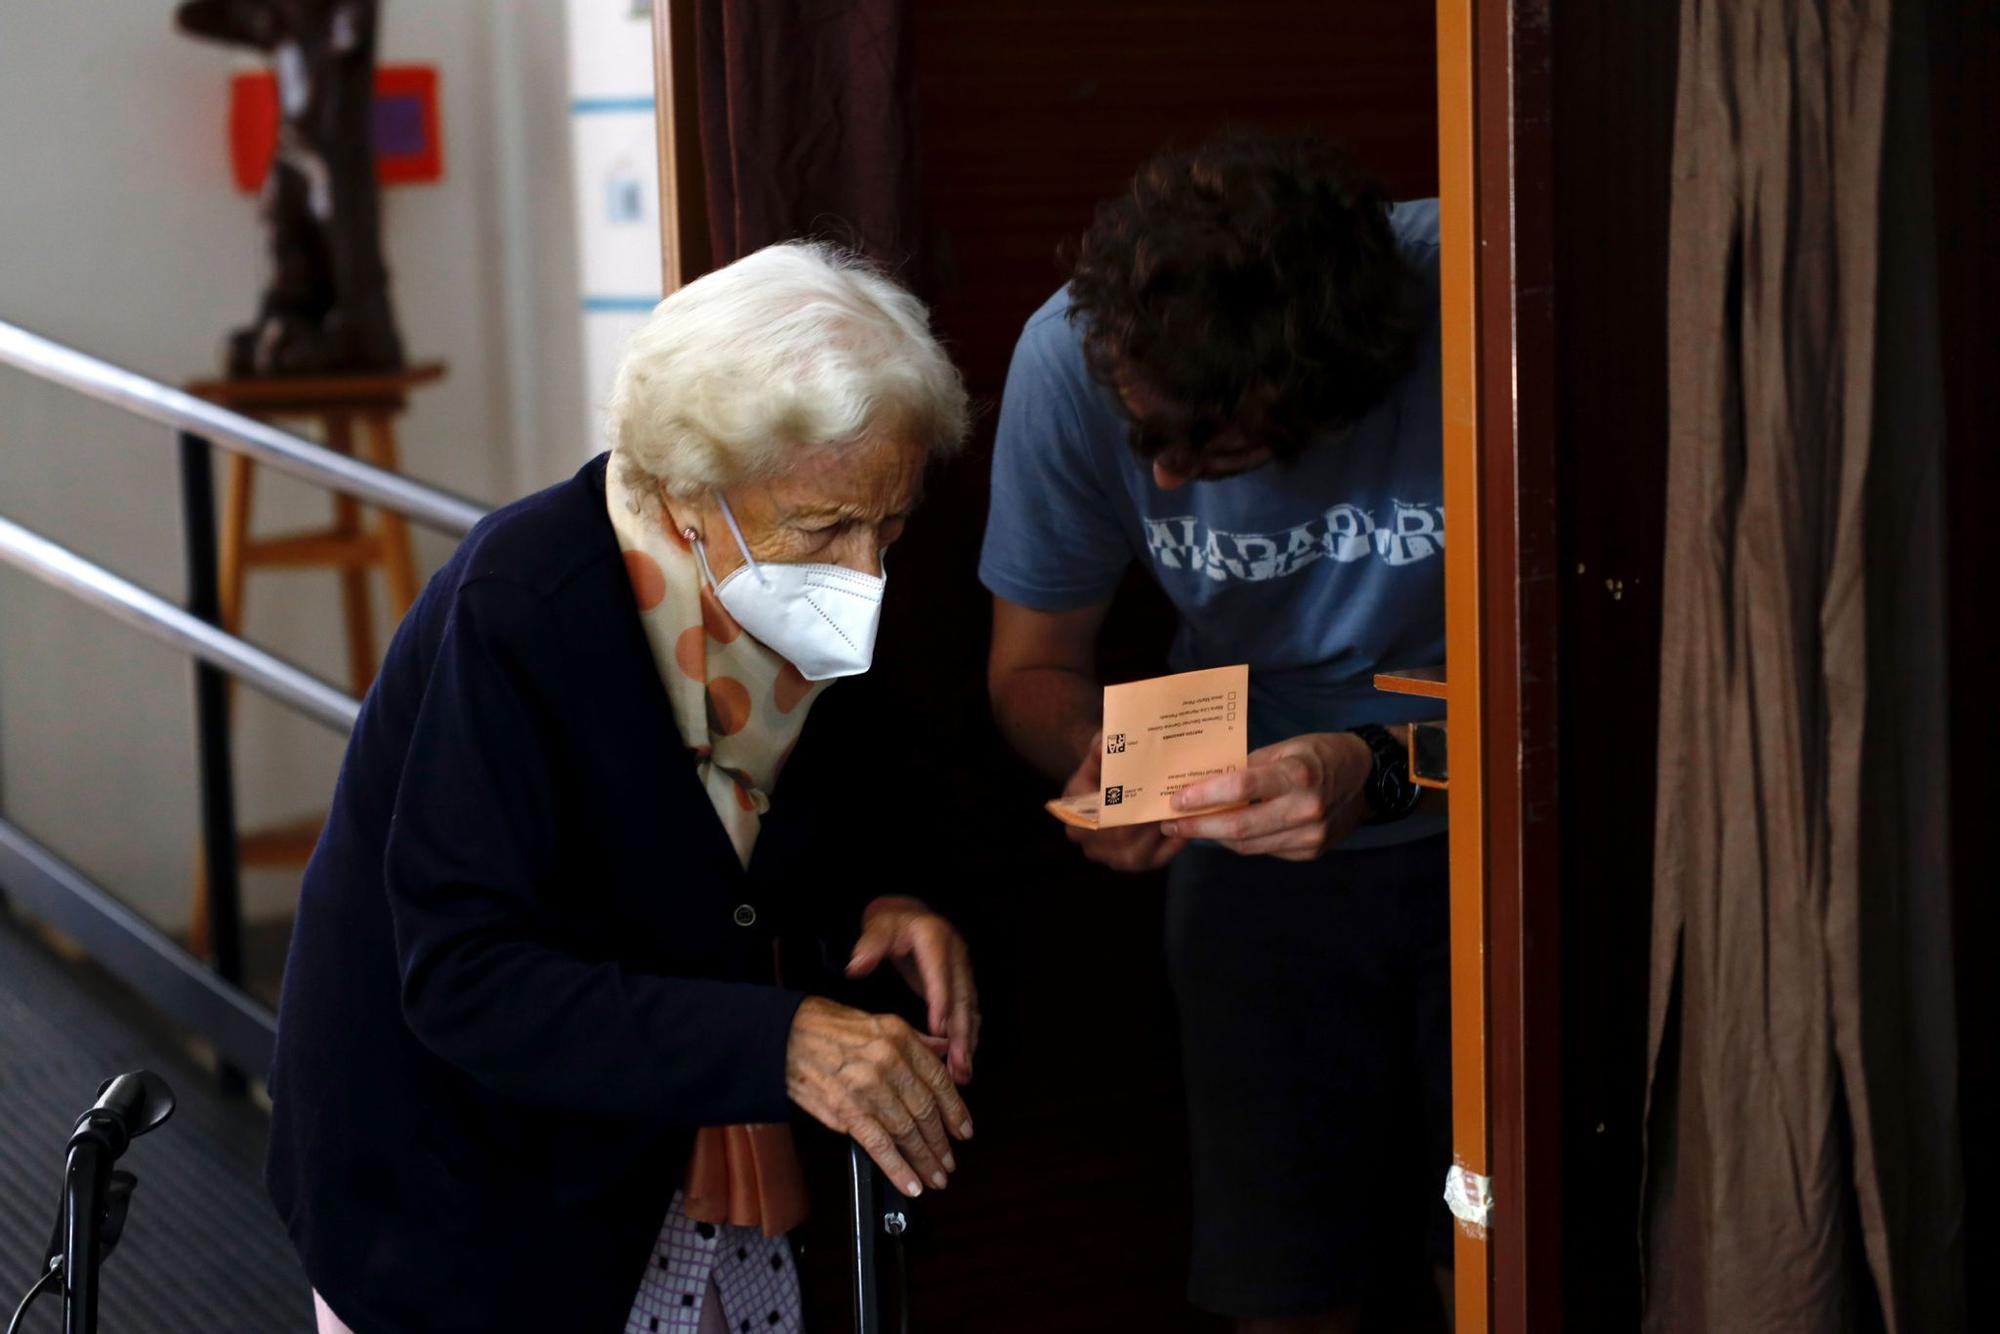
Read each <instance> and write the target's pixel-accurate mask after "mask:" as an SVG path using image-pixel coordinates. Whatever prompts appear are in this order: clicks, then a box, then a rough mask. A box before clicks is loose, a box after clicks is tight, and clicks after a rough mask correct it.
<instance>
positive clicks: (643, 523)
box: [604, 459, 832, 866]
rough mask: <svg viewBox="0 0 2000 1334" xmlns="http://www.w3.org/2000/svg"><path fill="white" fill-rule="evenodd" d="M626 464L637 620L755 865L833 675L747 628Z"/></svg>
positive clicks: (723, 811)
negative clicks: (785, 775) (819, 676)
mask: <svg viewBox="0 0 2000 1334" xmlns="http://www.w3.org/2000/svg"><path fill="white" fill-rule="evenodd" d="M618 473H619V468H618V464H617V460H615V459H614V460H613V461H612V464H611V466H610V467H609V468H607V469H606V470H605V484H604V493H605V498H606V500H607V502H608V504H609V507H610V510H611V527H612V528H613V530H614V531H616V532H617V534H618V545H619V548H620V549H621V550H622V551H623V552H624V553H625V572H626V574H627V575H628V576H629V577H630V578H631V580H632V594H633V597H634V598H635V599H636V601H637V602H638V605H639V622H640V624H641V625H643V626H644V627H645V630H646V642H647V643H648V644H650V645H652V649H653V663H654V665H655V666H656V667H658V668H659V672H660V680H661V682H662V683H664V684H665V686H666V688H667V698H668V699H670V700H671V701H673V709H674V724H675V725H676V726H677V727H679V728H680V732H681V739H682V740H684V741H685V742H686V743H687V747H688V750H689V752H690V753H691V754H692V755H693V757H694V761H695V767H696V768H697V770H698V771H699V772H700V774H701V781H702V786H703V787H705V788H706V789H707V790H708V799H709V800H710V801H711V802H713V803H714V804H715V814H716V818H717V819H719V820H721V821H722V827H723V829H725V830H726V831H728V834H729V841H730V843H731V844H733V845H734V846H735V848H736V855H737V857H739V858H740V859H741V860H742V862H743V864H744V865H745V866H748V865H749V864H750V851H751V849H752V848H754V847H755V846H756V844H757V828H758V825H759V824H760V822H761V820H762V818H763V814H764V812H765V811H767V810H769V809H770V808H771V801H770V796H769V793H770V791H771V789H772V788H773V787H774V786H775V785H776V784H777V781H778V771H779V770H780V769H782V768H783V767H784V764H785V758H786V757H787V756H788V755H790V754H791V751H792V745H793V743H794V742H796V741H797V740H798V737H799V730H800V729H801V728H803V727H804V726H805V721H806V713H807V711H808V710H809V709H811V708H812V703H813V700H814V699H816V698H817V697H818V696H819V692H820V690H821V689H822V688H824V687H825V686H827V685H830V684H832V683H831V682H827V681H820V682H813V681H808V680H806V679H805V677H803V676H801V675H799V669H798V668H796V667H794V666H792V664H790V663H789V662H786V661H785V660H784V659H783V658H781V657H779V656H778V655H777V654H776V653H774V652H772V651H771V650H770V649H768V648H766V647H765V646H764V645H763V644H761V643H759V642H758V641H757V640H755V639H753V638H751V637H750V636H749V635H747V634H745V633H743V628H742V627H741V626H739V625H737V624H736V621H735V619H734V618H733V617H731V616H730V614H729V613H728V611H727V610H725V609H724V608H723V605H722V602H721V600H720V599H719V598H717V597H716V596H715V590H714V589H712V588H710V587H709V586H708V582H707V580H705V579H703V578H702V574H701V564H700V562H698V561H697V560H696V559H695V556H694V551H693V549H692V548H690V547H689V546H688V544H687V541H686V540H685V539H684V538H682V537H681V535H680V534H679V533H677V532H674V531H673V527H672V524H671V522H670V521H669V520H668V518H667V515H666V511H665V509H664V508H663V507H662V506H661V505H660V503H659V501H658V500H657V499H655V498H653V497H650V496H645V497H642V496H638V495H634V494H633V493H632V492H631V491H630V490H629V489H628V488H627V487H626V486H625V483H624V479H622V478H621V477H619V475H618Z"/></svg>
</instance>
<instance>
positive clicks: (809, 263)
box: [607, 241, 966, 496]
mask: <svg viewBox="0 0 2000 1334" xmlns="http://www.w3.org/2000/svg"><path fill="white" fill-rule="evenodd" d="M607 407H608V416H609V421H608V426H609V432H610V437H611V448H612V451H613V457H614V459H615V460H616V461H617V463H618V465H619V467H620V468H621V469H622V470H623V472H622V474H621V475H622V476H624V477H625V479H626V480H627V482H628V483H629V484H633V485H634V489H635V490H649V489H650V488H646V487H644V486H643V485H642V484H643V483H644V482H646V481H648V480H650V481H651V482H653V483H654V484H657V485H662V486H664V487H665V488H666V489H667V491H668V492H669V493H671V494H673V495H676V496H692V495H696V494H698V493H700V492H703V491H707V490H710V489H714V488H720V487H728V486H735V485H738V484H740V483H743V482H747V481H754V480H758V479H761V478H767V477H772V476H775V475H777V474H779V473H782V472H784V471H785V470H786V469H787V468H789V467H791V466H792V465H793V464H794V463H796V462H798V460H799V458H800V456H801V454H802V453H803V452H804V451H805V450H807V449H812V448H815V447H820V446H839V445H843V444H847V443H850V442H853V441H857V440H860V439H863V438H865V437H868V436H870V435H872V434H874V433H876V432H885V431H894V432H899V433H903V434H905V435H908V436H910V437H912V438H915V439H917V440H919V441H921V442H922V444H923V445H924V447H925V448H926V449H927V450H928V451H929V452H930V453H931V454H932V455H934V456H938V455H947V454H951V453H953V452H955V451H956V450H957V449H958V447H959V445H960V444H961V443H963V441H964V439H965V433H966V397H965V384H964V381H963V380H962V379H961V378H960V376H959V373H958V370H957V368H956V367H954V366H953V365H952V364H951V359H950V358H949V357H947V356H946V355H945V352H944V349H943V348H942V347H940V346H938V342H937V340H936V339H935V338H934V337H932V336H931V331H930V321H929V318H928V316H927V314H926V312H925V310H924V305H923V303H922V302H921V301H919V300H917V299H916V298H915V297H914V296H911V295H910V294H909V293H908V292H906V291H904V290H903V289H902V288H900V287H898V286H897V285H896V284H895V283H893V282H891V281H889V280H888V279H887V278H884V277H883V276H881V275H880V274H879V273H877V272H876V271H875V270H874V269H872V268H871V267H869V265H868V263H867V261H865V260H863V259H861V258H860V257H858V256H855V255H853V254H850V253H848V252H845V251H842V250H839V249H837V248H835V247H833V246H829V245H822V244H817V243H812V242H803V241H787V242H784V243H782V244H780V245H773V246H766V247H765V248H764V249H762V250H759V251H756V252H755V253H753V254H749V255H745V256H744V257H743V258H742V259H739V260H737V261H736V262H735V263H734V264H730V265H727V266H725V267H723V268H720V269H717V270H715V271H714V272H713V273H709V274H706V275H704V276H703V277H700V278H697V279H696V280H695V281H693V282H691V283H689V284H688V285H687V286H685V287H683V288H681V289H680V290H679V291H677V292H675V293H674V294H673V295H672V296H669V297H668V298H667V299H666V300H664V301H662V302H661V303H660V304H659V305H657V306H655V307H654V308H653V313H652V314H651V315H650V316H648V317H647V319H646V322H645V323H644V324H643V325H641V326H640V327H639V328H638V329H637V330H636V331H634V333H633V334H632V336H631V337H630V338H629V339H627V340H626V343H625V349H624V353H623V355H622V356H621V357H620V359H619V363H618V371H617V374H616V375H615V376H614V377H613V379H612V383H611V398H610V401H609V403H608V405H607Z"/></svg>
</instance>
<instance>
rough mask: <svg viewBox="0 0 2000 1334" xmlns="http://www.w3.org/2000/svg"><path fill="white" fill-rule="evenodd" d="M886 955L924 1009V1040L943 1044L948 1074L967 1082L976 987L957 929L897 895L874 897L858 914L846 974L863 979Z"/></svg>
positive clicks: (975, 1034) (975, 1032)
mask: <svg viewBox="0 0 2000 1334" xmlns="http://www.w3.org/2000/svg"><path fill="white" fill-rule="evenodd" d="M884 959H891V960H893V961H894V962H895V964H896V970H897V971H898V972H900V973H902V975H903V980H904V981H905V982H908V983H909V984H910V990H912V991H914V992H916V993H917V994H918V995H919V996H922V997H923V998H924V1003H925V1004H926V1005H927V1006H929V1008H930V1039H931V1040H933V1041H936V1042H941V1043H943V1044H944V1050H945V1053H946V1054H947V1055H949V1057H950V1061H951V1077H952V1078H953V1079H955V1080H957V1081H958V1082H959V1083H961V1084H966V1083H970V1082H971V1080H972V1054H973V1053H974V1052H975V1051H977V1050H978V1049H979V989H978V988H977V987H975V986H973V984H972V954H971V952H970V951H969V950H967V949H966V948H965V937H963V936H961V935H959V934H958V928H957V927H955V926H953V925H952V924H951V923H950V922H947V921H946V920H945V919H944V918H942V917H940V916H938V915H937V914H936V913H934V912H932V911H931V910H930V909H929V908H928V907H926V906H925V905H924V904H923V903H922V902H921V901H920V900H917V899H912V898H906V897H904V896H902V895H888V896H885V897H883V898H879V899H876V900H875V901H874V902H873V903H871V904H869V905H868V906H867V908H865V909H863V910H862V913H861V939H859V940H857V941H855V942H854V956H853V957H852V958H851V959H849V960H848V962H847V975H848V976H849V977H866V976H867V975H868V974H870V973H872V972H874V971H875V967H876V965H877V964H879V963H881V962H882V960H884Z"/></svg>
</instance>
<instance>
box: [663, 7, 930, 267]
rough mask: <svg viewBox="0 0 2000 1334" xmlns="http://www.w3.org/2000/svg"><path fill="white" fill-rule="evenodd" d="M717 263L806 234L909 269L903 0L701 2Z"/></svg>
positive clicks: (912, 185)
mask: <svg viewBox="0 0 2000 1334" xmlns="http://www.w3.org/2000/svg"><path fill="white" fill-rule="evenodd" d="M695 46H696V51H697V53H698V60H699V77H698V84H699V91H700V102H701V161H702V172H703V175H704V177H705V183H704V185H705V189H706V191H707V196H708V225H709V243H710V247H711V251H712V263H713V264H714V265H715V267H717V268H720V267H721V266H722V265H724V264H727V263H729V262H730V261H731V260H734V259H740V258H741V257H742V256H744V255H747V254H749V253H750V252H751V251H753V250H756V249H758V248H759V247H762V246H766V245H769V244H771V243H772V242H774V241H784V240H789V239H791V238H794V237H800V236H811V237H817V238H820V239H823V240H830V241H837V242H840V243H841V244H844V245H848V246H852V247H855V248H857V249H860V250H862V251H864V252H866V253H867V254H869V255H871V256H873V257H874V258H875V259H876V260H878V261H880V262H881V263H883V264H885V265H886V266H888V267H889V268H890V269H891V270H892V271H901V270H904V269H906V268H908V267H910V261H911V259H912V251H913V250H914V247H915V243H916V236H917V225H916V217H917V212H916V210H917V190H916V175H917V154H916V136H915V133H914V129H913V126H912V123H911V117H912V105H913V104H912V97H913V93H914V84H913V81H912V79H913V76H912V67H911V58H910V36H909V15H908V0H698V2H697V4H696V8H695Z"/></svg>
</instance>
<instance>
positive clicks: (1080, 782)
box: [1063, 728, 1188, 871]
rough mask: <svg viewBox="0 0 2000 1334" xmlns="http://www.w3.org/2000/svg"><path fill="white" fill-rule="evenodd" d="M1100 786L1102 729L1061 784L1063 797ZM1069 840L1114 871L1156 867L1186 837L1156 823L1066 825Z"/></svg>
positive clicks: (1173, 854)
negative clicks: (1108, 826)
mask: <svg viewBox="0 0 2000 1334" xmlns="http://www.w3.org/2000/svg"><path fill="white" fill-rule="evenodd" d="M1103 786H1104V729H1103V728H1099V729H1098V730H1097V735H1095V736H1093V737H1092V738H1091V739H1090V748H1089V750H1087V751H1086V752H1085V753H1084V756H1083V763H1082V764H1079V765H1078V766H1077V767H1076V772H1075V773H1073V774H1071V775H1070V778H1069V782H1068V783H1066V784H1065V785H1064V786H1063V795H1064V796H1065V797H1074V796H1077V795H1079V794H1081V793H1085V792H1095V791H1097V790H1098V789H1099V788H1101V787H1103ZM1069 841H1070V842H1072V843H1074V844H1076V845H1077V846H1078V847H1080V848H1082V849H1083V855H1084V856H1086V857H1088V858H1090V860H1092V861H1094V862H1097V863H1099V864H1101V865H1104V866H1109V867H1110V868H1111V869H1112V870H1114V871H1156V870H1158V869H1159V868H1160V867H1162V866H1165V865H1166V864H1167V863H1168V862H1170V861H1172V860H1173V859H1174V858H1175V857H1177V856H1179V855H1180V851H1181V849H1182V848H1184V847H1186V846H1187V842H1188V841H1187V838H1186V837H1173V836H1171V835H1170V834H1169V833H1168V832H1166V831H1165V830H1163V829H1162V828H1161V826H1160V825H1158V824H1128V825H1119V826H1117V827H1115V828H1112V829H1079V828H1077V827H1076V826H1074V825H1072V826H1070V827H1069Z"/></svg>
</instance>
